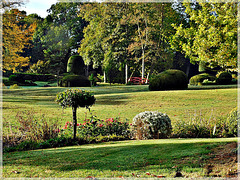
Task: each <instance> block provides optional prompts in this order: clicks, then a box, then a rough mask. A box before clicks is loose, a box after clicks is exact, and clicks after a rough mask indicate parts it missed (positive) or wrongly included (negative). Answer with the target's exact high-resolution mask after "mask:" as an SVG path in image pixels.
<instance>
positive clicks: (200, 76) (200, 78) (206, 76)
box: [189, 73, 216, 86]
mask: <svg viewBox="0 0 240 180" xmlns="http://www.w3.org/2000/svg"><path fill="white" fill-rule="evenodd" d="M204 80H208V81H215V80H216V77H215V76H212V75H210V74H208V73H202V74H198V75H196V76H193V77H191V78H190V80H189V84H190V85H196V86H197V85H199V84H202V83H203V81H204Z"/></svg>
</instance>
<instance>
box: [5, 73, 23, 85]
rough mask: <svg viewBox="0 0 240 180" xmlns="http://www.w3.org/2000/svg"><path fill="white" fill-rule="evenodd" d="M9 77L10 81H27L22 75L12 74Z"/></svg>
mask: <svg viewBox="0 0 240 180" xmlns="http://www.w3.org/2000/svg"><path fill="white" fill-rule="evenodd" d="M8 79H9V81H16V82H20V83H24V82H25V79H24V78H23V77H22V76H21V75H10V76H9V78H8Z"/></svg>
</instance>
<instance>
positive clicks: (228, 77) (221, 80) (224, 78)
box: [216, 72, 232, 85]
mask: <svg viewBox="0 0 240 180" xmlns="http://www.w3.org/2000/svg"><path fill="white" fill-rule="evenodd" d="M216 82H217V84H221V85H226V84H231V83H232V74H231V73H229V72H222V73H220V74H219V75H218V78H217V80H216Z"/></svg>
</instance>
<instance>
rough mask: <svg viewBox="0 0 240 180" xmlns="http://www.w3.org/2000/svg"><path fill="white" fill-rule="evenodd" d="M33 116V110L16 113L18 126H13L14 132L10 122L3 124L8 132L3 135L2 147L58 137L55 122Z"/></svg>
mask: <svg viewBox="0 0 240 180" xmlns="http://www.w3.org/2000/svg"><path fill="white" fill-rule="evenodd" d="M34 114H35V112H34V111H33V110H29V111H20V112H18V113H17V115H16V119H17V121H18V123H19V126H17V127H16V125H15V127H16V132H14V131H12V127H13V125H12V124H10V122H9V123H7V124H5V130H6V129H8V130H9V131H7V132H6V134H3V147H11V146H16V145H18V144H20V143H22V142H24V141H34V142H38V141H41V140H43V141H44V140H48V139H52V138H55V137H57V136H58V134H59V132H60V129H59V127H58V124H57V122H52V121H49V120H47V119H46V118H45V116H44V115H42V116H41V117H40V119H39V118H37V117H35V115H34Z"/></svg>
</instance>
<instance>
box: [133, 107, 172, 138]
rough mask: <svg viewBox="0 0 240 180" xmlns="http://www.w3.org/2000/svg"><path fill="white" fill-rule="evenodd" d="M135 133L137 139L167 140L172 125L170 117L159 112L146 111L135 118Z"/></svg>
mask: <svg viewBox="0 0 240 180" xmlns="http://www.w3.org/2000/svg"><path fill="white" fill-rule="evenodd" d="M133 131H134V134H135V138H136V139H152V138H157V139H159V138H167V137H169V136H170V135H171V132H172V125H171V120H170V118H169V117H168V115H166V114H163V113H160V112H157V111H145V112H142V113H140V114H138V115H136V116H135V117H134V118H133Z"/></svg>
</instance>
